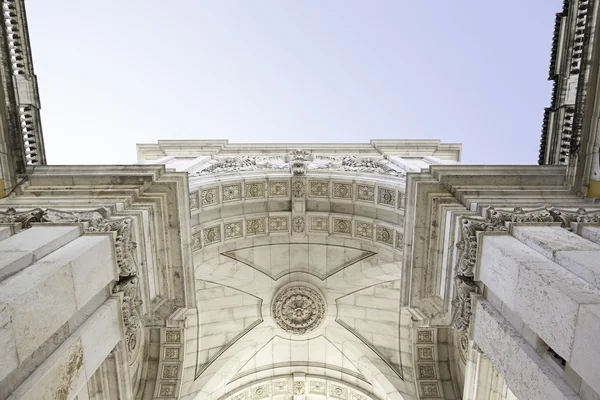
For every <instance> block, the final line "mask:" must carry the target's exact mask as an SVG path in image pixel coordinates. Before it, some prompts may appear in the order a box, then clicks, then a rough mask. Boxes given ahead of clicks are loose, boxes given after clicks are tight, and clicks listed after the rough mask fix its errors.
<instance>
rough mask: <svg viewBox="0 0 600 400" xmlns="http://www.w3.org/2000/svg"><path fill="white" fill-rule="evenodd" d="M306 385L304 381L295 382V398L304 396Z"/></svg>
mask: <svg viewBox="0 0 600 400" xmlns="http://www.w3.org/2000/svg"><path fill="white" fill-rule="evenodd" d="M304 390H305V384H304V381H296V382H294V396H299V395H302V394H304Z"/></svg>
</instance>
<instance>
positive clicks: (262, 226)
mask: <svg viewBox="0 0 600 400" xmlns="http://www.w3.org/2000/svg"><path fill="white" fill-rule="evenodd" d="M266 227H267V225H266V222H265V218H264V217H263V218H253V219H247V220H246V235H248V236H251V235H260V234H264V233H266Z"/></svg>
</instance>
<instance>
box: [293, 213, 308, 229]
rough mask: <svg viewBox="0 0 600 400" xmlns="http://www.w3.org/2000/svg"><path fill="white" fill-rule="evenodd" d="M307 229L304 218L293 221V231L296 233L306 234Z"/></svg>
mask: <svg viewBox="0 0 600 400" xmlns="http://www.w3.org/2000/svg"><path fill="white" fill-rule="evenodd" d="M305 227H306V222H304V217H301V216H297V217H294V218H293V219H292V230H293V231H294V232H296V233H302V232H304V229H305Z"/></svg>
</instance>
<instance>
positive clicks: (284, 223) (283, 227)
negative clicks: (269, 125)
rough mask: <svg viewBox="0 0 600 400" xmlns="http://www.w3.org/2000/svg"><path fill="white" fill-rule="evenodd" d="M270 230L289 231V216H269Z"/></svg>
mask: <svg viewBox="0 0 600 400" xmlns="http://www.w3.org/2000/svg"><path fill="white" fill-rule="evenodd" d="M269 231H270V232H287V231H289V218H288V217H269Z"/></svg>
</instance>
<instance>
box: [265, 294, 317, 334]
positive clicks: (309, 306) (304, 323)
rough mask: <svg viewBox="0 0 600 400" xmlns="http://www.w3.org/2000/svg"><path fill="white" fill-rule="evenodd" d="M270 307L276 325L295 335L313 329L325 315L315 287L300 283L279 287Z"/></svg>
mask: <svg viewBox="0 0 600 400" xmlns="http://www.w3.org/2000/svg"><path fill="white" fill-rule="evenodd" d="M271 307H272V311H273V318H275V322H277V325H279V326H280V327H281V328H282V329H283V330H284V331H286V332H290V333H294V334H296V335H303V334H305V333H308V332H310V331H312V330H314V329H315V328H316V327H318V326H319V325H320V324H321V322H323V318H324V317H325V300H324V299H323V296H322V295H321V294H320V293H319V292H318V291H316V290H315V289H312V288H310V287H308V286H306V285H303V284H300V283H298V284H291V285H288V286H284V287H283V288H282V289H280V290H279V292H277V294H276V295H275V297H274V299H273V303H272V305H271Z"/></svg>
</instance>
